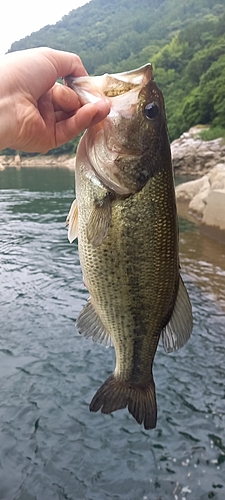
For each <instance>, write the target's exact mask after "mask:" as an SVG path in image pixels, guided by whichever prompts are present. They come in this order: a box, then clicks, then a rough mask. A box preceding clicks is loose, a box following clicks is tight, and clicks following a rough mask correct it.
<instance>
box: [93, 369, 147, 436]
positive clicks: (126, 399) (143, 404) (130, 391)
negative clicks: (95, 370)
mask: <svg viewBox="0 0 225 500" xmlns="http://www.w3.org/2000/svg"><path fill="white" fill-rule="evenodd" d="M126 406H128V410H129V412H130V413H131V415H133V417H134V418H135V420H136V421H137V422H138V424H142V422H143V423H144V427H145V429H154V428H155V427H156V421H157V406H156V396H155V384H154V381H153V379H152V381H151V382H150V384H149V385H148V386H146V387H137V386H132V385H130V384H128V383H127V382H125V381H123V380H120V379H118V378H116V377H115V376H114V375H111V376H110V377H109V378H107V380H106V381H105V382H104V384H102V386H101V387H100V388H99V389H98V391H97V392H96V394H95V396H94V397H93V399H92V401H91V403H90V407H89V408H90V411H94V412H97V411H98V410H100V409H101V411H102V413H112V412H113V411H116V410H120V409H122V408H126Z"/></svg>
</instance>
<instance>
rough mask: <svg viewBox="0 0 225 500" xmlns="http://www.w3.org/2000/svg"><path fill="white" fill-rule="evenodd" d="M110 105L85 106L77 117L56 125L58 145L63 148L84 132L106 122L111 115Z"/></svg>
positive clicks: (102, 102)
mask: <svg viewBox="0 0 225 500" xmlns="http://www.w3.org/2000/svg"><path fill="white" fill-rule="evenodd" d="M109 111H110V108H109V104H108V103H107V102H105V101H98V102H97V103H95V104H91V103H88V104H85V105H84V106H82V107H81V108H80V109H78V110H77V111H76V113H75V115H73V116H71V117H70V118H67V119H66V120H62V121H59V122H57V123H56V144H57V146H61V145H62V144H65V143H66V142H68V141H70V140H71V139H74V137H76V136H77V135H79V134H80V133H81V132H82V131H83V130H85V129H86V128H88V127H91V126H92V125H96V123H98V122H100V121H102V120H104V118H105V117H106V116H107V114H108V113H109Z"/></svg>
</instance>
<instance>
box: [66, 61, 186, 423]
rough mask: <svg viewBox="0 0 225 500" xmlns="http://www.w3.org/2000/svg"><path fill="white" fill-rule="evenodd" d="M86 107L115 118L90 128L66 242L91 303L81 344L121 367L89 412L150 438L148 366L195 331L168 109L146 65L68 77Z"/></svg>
mask: <svg viewBox="0 0 225 500" xmlns="http://www.w3.org/2000/svg"><path fill="white" fill-rule="evenodd" d="M66 82H67V85H69V86H70V87H71V88H73V89H74V90H75V91H76V92H77V94H78V95H79V97H80V99H81V101H82V102H83V103H86V102H94V101H95V100H96V99H99V97H101V98H105V99H108V100H109V101H110V108H111V111H110V114H109V115H108V116H107V117H106V118H105V120H103V121H102V122H101V123H100V124H98V125H96V126H93V127H91V128H90V129H88V130H87V131H86V132H85V133H84V135H83V137H82V138H81V140H80V143H79V146H78V150H77V157H76V167H75V176H76V200H75V202H74V203H73V205H72V207H71V210H70V213H69V216H68V220H67V223H68V236H69V240H70V241H73V240H74V239H75V238H76V237H77V236H78V246H79V255H80V262H81V267H82V271H83V276H84V283H85V285H86V286H87V288H88V290H89V292H90V299H89V301H88V303H87V305H86V306H85V307H84V309H83V311H82V312H81V313H80V315H79V317H78V319H77V328H78V331H79V332H80V333H81V334H83V335H84V336H85V337H92V339H93V340H94V341H97V342H100V343H102V344H106V345H112V344H113V345H114V348H115V352H116V367H115V370H114V373H113V374H112V375H111V376H110V377H109V378H108V379H107V380H106V381H105V382H104V383H103V385H102V386H101V387H100V389H98V391H97V393H96V394H95V396H94V397H93V399H92V401H91V404H90V410H91V411H93V412H97V411H98V410H100V409H101V411H102V413H111V412H114V411H115V410H119V409H121V408H125V407H128V410H129V412H130V413H131V414H132V415H133V417H134V418H135V419H136V421H137V422H138V423H139V424H141V423H143V424H144V427H145V429H152V428H154V427H155V426H156V421H157V405H156V394H155V384H154V379H153V374H152V366H153V361H154V357H155V353H156V349H157V346H158V342H159V338H160V336H161V338H162V342H163V345H164V348H165V350H166V352H171V351H174V350H176V349H179V348H180V347H182V346H183V345H184V344H185V343H186V341H187V340H188V338H189V337H190V334H191V331H192V312H191V304H190V300H189V297H188V294H187V291H186V289H185V286H184V283H183V281H182V278H181V276H180V270H179V256H178V226H177V211H176V201H175V192H174V179H173V171H172V165H171V154H170V145H169V140H168V134H167V126H166V117H165V108H164V101H163V96H162V93H161V91H160V90H159V89H158V87H157V85H156V83H155V81H154V79H153V76H152V68H151V65H150V64H147V65H146V66H144V67H142V68H139V69H137V70H134V71H130V72H125V73H120V74H114V75H103V76H101V77H81V78H73V77H67V78H66Z"/></svg>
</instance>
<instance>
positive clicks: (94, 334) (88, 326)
mask: <svg viewBox="0 0 225 500" xmlns="http://www.w3.org/2000/svg"><path fill="white" fill-rule="evenodd" d="M76 327H77V329H78V332H79V333H80V334H82V335H84V337H86V338H89V337H91V338H92V340H93V341H94V342H97V343H99V344H102V345H104V346H106V347H108V346H112V345H113V342H112V339H111V336H110V335H109V333H108V332H107V331H106V329H105V327H104V325H103V323H102V321H101V319H100V318H99V316H98V314H97V313H96V311H95V309H94V307H93V305H92V303H91V299H89V301H88V304H87V305H86V306H85V307H84V309H83V310H82V311H81V313H80V314H79V316H78V319H77V323H76Z"/></svg>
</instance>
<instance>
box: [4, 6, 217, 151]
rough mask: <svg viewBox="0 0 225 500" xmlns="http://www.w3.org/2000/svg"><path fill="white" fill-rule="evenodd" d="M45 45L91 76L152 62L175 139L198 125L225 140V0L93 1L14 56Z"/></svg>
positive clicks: (30, 39)
mask: <svg viewBox="0 0 225 500" xmlns="http://www.w3.org/2000/svg"><path fill="white" fill-rule="evenodd" d="M42 45H48V46H50V47H53V48H57V49H61V50H68V51H72V52H76V53H78V54H79V55H80V57H81V58H82V60H83V62H84V64H85V66H86V68H87V70H88V72H89V73H91V74H102V73H105V72H117V71H125V70H129V69H132V68H135V67H138V66H141V65H143V64H145V63H147V62H149V61H150V62H151V63H152V64H153V69H154V76H155V80H156V82H157V83H158V85H159V87H160V88H161V90H162V91H163V93H164V97H165V103H166V110H167V119H168V129H169V134H170V138H171V140H173V139H175V138H176V137H178V136H179V135H180V134H181V133H182V132H184V131H185V130H188V129H189V128H190V127H191V126H193V125H196V124H197V123H201V124H203V125H204V124H210V126H211V128H210V133H211V134H212V133H214V135H215V134H217V133H218V130H220V134H221V135H224V134H225V132H224V131H225V0H218V1H217V0H189V1H188V2H187V1H186V0H138V2H136V0H113V1H112V0H91V1H90V2H89V3H88V4H86V5H84V6H83V7H80V8H78V9H76V10H73V11H72V12H71V13H70V14H69V15H68V16H64V17H63V18H62V20H61V21H59V22H58V23H56V24H55V25H54V26H46V27H45V28H42V29H41V30H40V31H38V32H36V33H32V34H31V35H30V36H29V37H26V38H24V39H23V40H20V41H19V42H15V43H14V44H13V45H12V47H11V51H14V50H20V49H25V48H29V47H37V46H42ZM213 129H215V132H213ZM216 131H217V132H216ZM205 133H206V131H205ZM76 144H77V140H75V141H71V142H70V143H68V145H65V146H63V147H61V148H57V150H54V153H55V154H63V153H73V152H74V149H76ZM52 152H53V151H52ZM52 152H51V153H52Z"/></svg>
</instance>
